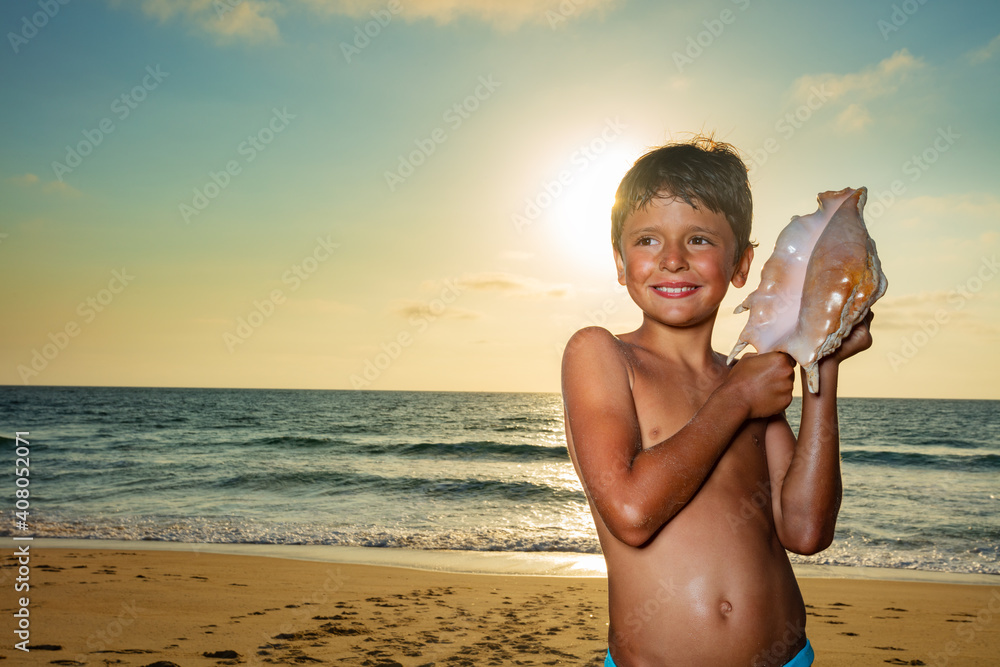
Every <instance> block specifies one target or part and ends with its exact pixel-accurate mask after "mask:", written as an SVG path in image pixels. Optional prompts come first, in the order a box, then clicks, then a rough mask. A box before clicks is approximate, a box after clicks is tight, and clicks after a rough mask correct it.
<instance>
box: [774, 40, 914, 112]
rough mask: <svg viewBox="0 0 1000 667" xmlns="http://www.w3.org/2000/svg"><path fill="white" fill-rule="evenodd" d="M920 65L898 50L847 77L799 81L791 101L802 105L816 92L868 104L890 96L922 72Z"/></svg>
mask: <svg viewBox="0 0 1000 667" xmlns="http://www.w3.org/2000/svg"><path fill="white" fill-rule="evenodd" d="M924 66H925V65H924V61H923V60H921V59H920V58H914V57H913V55H912V54H910V52H909V51H908V50H907V49H900V50H899V51H896V52H895V53H894V54H892V55H891V56H889V57H888V58H886V59H885V60H883V61H882V62H880V63H879V64H877V65H875V66H874V67H866V68H864V69H862V70H861V71H860V72H851V73H848V74H832V73H828V74H817V75H806V76H803V77H800V78H799V79H798V80H797V81H796V82H795V83H794V84H793V97H794V98H795V99H796V100H798V101H800V102H804V101H806V100H808V99H809V98H810V96H812V95H813V89H814V88H818V89H820V90H822V91H824V93H825V94H826V96H827V97H828V98H830V99H834V100H836V99H839V98H842V97H844V96H846V95H852V96H854V97H856V98H860V99H864V100H868V99H874V98H876V97H883V96H885V95H891V94H893V93H895V92H896V91H897V90H899V87H900V85H901V84H902V83H903V82H905V81H906V80H907V79H909V77H910V76H911V75H912V74H913V73H914V72H917V71H919V70H921V69H923V68H924Z"/></svg>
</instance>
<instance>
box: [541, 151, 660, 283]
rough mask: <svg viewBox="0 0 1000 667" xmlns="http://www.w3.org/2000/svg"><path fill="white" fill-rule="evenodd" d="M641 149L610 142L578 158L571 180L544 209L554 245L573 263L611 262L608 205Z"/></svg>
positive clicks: (609, 213) (592, 264)
mask: <svg viewBox="0 0 1000 667" xmlns="http://www.w3.org/2000/svg"><path fill="white" fill-rule="evenodd" d="M642 153H643V151H642V150H641V149H639V148H637V147H635V146H629V145H625V144H621V145H611V146H609V147H608V148H607V149H606V150H605V151H604V152H602V153H601V154H600V155H591V156H590V157H591V159H589V160H587V161H586V164H585V165H584V164H583V163H584V160H583V159H581V160H580V161H579V165H580V166H579V167H578V169H577V170H576V171H575V172H572V180H571V181H569V183H568V184H566V185H565V190H564V191H563V192H561V193H560V196H559V197H557V198H554V201H553V204H552V206H551V207H550V208H549V210H548V211H546V217H547V218H548V219H549V223H550V224H549V225H548V228H549V229H550V230H551V233H552V235H553V238H554V240H555V242H556V247H558V248H560V249H561V250H562V251H563V252H565V253H566V254H567V255H569V258H570V261H571V262H573V263H574V264H583V265H585V266H588V267H593V266H601V265H602V263H604V264H607V265H608V266H609V267H610V266H611V261H612V260H611V258H612V254H611V207H612V205H614V203H615V191H616V190H617V189H618V183H619V182H620V181H621V179H622V176H624V175H625V172H626V171H628V169H629V167H631V166H632V164H633V163H634V162H635V160H636V159H638V158H639V156H640V155H642Z"/></svg>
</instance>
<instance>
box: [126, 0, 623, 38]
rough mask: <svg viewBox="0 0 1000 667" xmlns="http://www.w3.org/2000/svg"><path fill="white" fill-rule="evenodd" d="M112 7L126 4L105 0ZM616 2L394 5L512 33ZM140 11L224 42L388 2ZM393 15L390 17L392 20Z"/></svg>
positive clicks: (164, 0)
mask: <svg viewBox="0 0 1000 667" xmlns="http://www.w3.org/2000/svg"><path fill="white" fill-rule="evenodd" d="M109 1H110V2H111V4H112V5H114V6H116V7H122V6H126V5H127V4H130V3H126V1H125V0H109ZM619 1H620V0H542V1H541V2H538V1H536V0H506V1H505V0H396V2H398V3H399V4H398V5H396V6H398V7H399V8H400V9H399V10H398V13H399V15H400V16H401V17H402V18H403V20H405V21H418V20H425V19H430V20H433V21H435V22H436V23H439V24H447V23H453V22H455V21H458V20H461V19H471V20H474V21H480V22H483V23H488V24H491V25H493V26H495V27H497V28H499V29H502V30H512V29H514V28H517V27H519V26H521V25H524V24H546V25H551V26H553V27H555V26H556V25H558V24H559V23H561V22H562V21H564V20H572V19H575V18H577V17H579V16H583V15H585V14H590V13H592V12H595V11H604V10H607V9H610V8H611V7H614V6H615V5H616V4H617V3H618V2H619ZM140 7H141V9H142V12H143V13H144V14H146V15H147V16H150V17H152V18H154V19H156V20H158V21H159V22H161V23H167V22H169V21H173V20H182V21H184V22H186V23H189V24H191V25H194V26H195V27H197V28H198V29H200V30H202V31H204V32H206V33H208V34H210V35H212V36H214V37H215V38H216V41H218V42H220V43H227V42H231V41H236V40H241V41H248V42H268V41H276V40H278V39H280V29H279V27H278V23H277V21H276V18H277V17H281V16H284V15H285V14H287V13H289V12H298V11H304V12H307V13H309V14H312V15H318V16H321V17H331V16H346V17H350V18H353V19H357V20H359V21H371V20H375V15H379V16H384V15H385V14H384V13H385V12H390V7H389V0H140ZM392 14H393V13H391V12H390V15H392Z"/></svg>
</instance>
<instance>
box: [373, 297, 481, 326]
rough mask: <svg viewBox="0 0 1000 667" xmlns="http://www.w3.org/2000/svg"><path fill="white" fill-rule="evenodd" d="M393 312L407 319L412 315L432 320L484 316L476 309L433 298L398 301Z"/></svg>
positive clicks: (465, 318)
mask: <svg viewBox="0 0 1000 667" xmlns="http://www.w3.org/2000/svg"><path fill="white" fill-rule="evenodd" d="M391 312H392V313H393V314H395V315H398V316H400V317H402V318H404V319H407V320H409V319H410V318H411V317H419V318H423V319H426V320H431V321H433V320H435V319H438V318H441V319H445V320H478V319H479V318H480V317H482V315H481V314H480V313H477V312H476V311H474V310H467V309H465V308H458V307H457V306H453V305H450V304H446V303H444V301H441V300H439V301H433V300H432V301H430V302H423V301H413V300H403V301H398V302H396V304H395V305H394V306H393V307H392V309H391Z"/></svg>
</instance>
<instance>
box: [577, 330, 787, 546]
mask: <svg viewBox="0 0 1000 667" xmlns="http://www.w3.org/2000/svg"><path fill="white" fill-rule="evenodd" d="M793 381H794V364H793V363H791V362H790V361H789V358H788V357H787V355H784V354H781V353H772V354H767V355H744V358H743V359H741V360H740V361H739V362H738V363H737V364H736V366H735V367H734V368H733V369H732V370H731V371H730V373H729V376H728V377H727V378H726V380H725V382H723V384H722V385H720V386H719V387H718V388H717V389H716V390H715V391H714V392H713V393H712V394H711V396H709V398H708V400H707V401H706V402H705V404H704V405H703V406H702V407H701V409H699V410H698V412H697V413H696V414H695V415H694V417H692V418H691V420H690V421H688V423H687V424H685V425H684V426H683V427H682V428H681V429H680V430H679V431H677V433H675V434H674V435H672V436H670V437H669V438H667V439H666V440H664V441H662V442H660V443H657V444H656V445H654V446H652V447H650V448H648V449H643V448H642V434H641V433H640V430H639V419H638V415H637V414H636V408H635V402H634V401H633V398H632V388H631V384H630V382H629V368H628V362H627V360H626V357H625V352H624V350H623V347H622V343H621V342H620V341H619V340H618V339H617V338H615V337H614V336H613V335H611V333H609V332H608V331H607V330H605V329H601V328H599V327H589V328H587V329H582V330H580V331H578V332H577V333H576V334H574V336H573V337H572V338H571V339H570V341H569V343H568V344H567V346H566V351H565V353H564V355H563V367H562V386H563V401H564V403H565V408H566V417H567V422H568V428H569V429H570V432H571V434H572V439H573V449H574V451H575V455H576V460H577V463H578V465H579V466H580V473H581V476H582V478H583V484H584V486H585V487H586V491H587V493H588V495H589V496H590V498H591V499H592V500H593V502H594V506H595V507H596V508H597V511H598V513H599V514H600V515H601V518H602V519H603V521H604V524H605V525H606V526H607V527H608V529H609V530H610V531H611V533H612V534H613V535H614V536H615V537H616V538H618V539H619V540H621V541H622V542H624V543H626V544H629V545H631V546H641V545H643V544H645V543H646V542H647V541H648V540H649V539H650V538H651V537H652V536H653V535H654V534H655V533H656V531H658V530H659V529H660V527H662V526H663V525H664V524H666V523H667V522H668V521H670V519H672V518H673V517H674V515H676V514H677V512H679V511H680V510H681V509H682V508H683V507H684V506H685V505H686V504H687V502H688V501H689V500H691V498H692V497H694V495H695V493H696V492H697V491H698V489H699V488H700V487H701V485H702V483H703V482H704V481H705V479H706V478H707V477H708V475H709V473H710V472H711V470H712V467H713V466H714V465H715V463H716V461H717V460H718V459H719V457H720V456H721V455H722V453H723V452H724V451H725V450H726V448H727V447H728V446H729V443H730V442H731V441H732V439H733V436H734V435H735V434H736V432H737V431H738V430H739V428H740V427H741V426H742V425H743V422H745V421H746V420H747V419H753V418H757V417H768V416H770V415H772V414H775V413H777V412H780V411H782V410H784V409H785V408H786V407H787V406H788V404H789V403H790V402H791V391H792V384H793ZM664 400H669V397H664Z"/></svg>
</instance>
